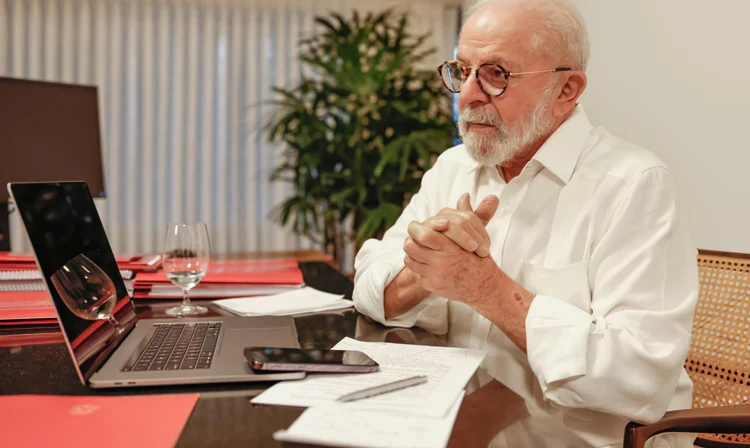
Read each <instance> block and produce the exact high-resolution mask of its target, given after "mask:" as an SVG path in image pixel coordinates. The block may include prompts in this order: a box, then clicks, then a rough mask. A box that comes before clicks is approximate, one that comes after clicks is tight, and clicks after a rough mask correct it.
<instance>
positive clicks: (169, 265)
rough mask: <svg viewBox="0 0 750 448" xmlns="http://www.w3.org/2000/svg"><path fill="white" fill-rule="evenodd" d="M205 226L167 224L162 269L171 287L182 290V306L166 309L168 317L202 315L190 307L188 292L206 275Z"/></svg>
mask: <svg viewBox="0 0 750 448" xmlns="http://www.w3.org/2000/svg"><path fill="white" fill-rule="evenodd" d="M210 254H211V248H210V246H209V241H208V228H207V227H206V224H203V223H198V224H170V225H169V227H168V228H167V235H166V236H165V238H164V258H163V259H162V268H163V269H164V273H165V274H166V275H167V278H169V279H170V280H171V281H172V283H174V284H175V285H177V286H179V287H180V288H182V291H183V295H182V304H181V305H178V306H175V307H172V308H169V309H167V311H166V313H167V314H169V315H170V316H194V315H196V314H203V313H206V312H207V311H208V310H207V309H206V307H203V306H197V305H191V304H190V296H189V294H188V292H189V291H190V289H192V288H194V287H195V285H197V284H198V283H199V282H200V281H201V279H203V277H204V276H205V275H206V271H207V270H208V262H209V260H210V258H211V255H210Z"/></svg>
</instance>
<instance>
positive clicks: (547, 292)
mask: <svg viewBox="0 0 750 448" xmlns="http://www.w3.org/2000/svg"><path fill="white" fill-rule="evenodd" d="M518 283H519V284H520V285H521V286H523V287H524V288H526V289H527V290H529V291H531V292H532V293H534V294H536V295H542V296H550V297H555V298H557V299H560V300H564V301H566V302H568V303H570V304H571V305H575V306H576V307H578V308H580V309H581V310H583V311H586V312H587V313H590V312H591V288H590V287H589V274H588V261H580V262H578V263H573V264H569V265H567V266H563V267H560V268H546V267H542V266H539V265H537V264H534V263H529V262H528V261H523V262H522V263H521V274H520V276H519V281H518Z"/></svg>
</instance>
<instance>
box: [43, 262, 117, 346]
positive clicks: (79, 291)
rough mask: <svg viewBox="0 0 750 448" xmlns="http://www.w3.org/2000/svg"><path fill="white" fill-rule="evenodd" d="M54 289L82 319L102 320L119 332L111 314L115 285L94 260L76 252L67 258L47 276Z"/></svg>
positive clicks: (66, 304)
mask: <svg viewBox="0 0 750 448" xmlns="http://www.w3.org/2000/svg"><path fill="white" fill-rule="evenodd" d="M51 280H52V284H53V285H54V287H55V289H56V290H57V293H58V294H59V295H60V298H61V299H62V301H63V303H65V306H67V307H68V309H69V310H70V311H71V312H72V313H73V314H75V315H76V316H78V317H80V318H81V319H86V320H106V321H107V322H109V323H110V324H112V326H113V327H114V330H115V334H118V333H119V332H120V328H119V324H118V322H117V319H115V316H114V314H113V311H114V309H115V304H116V303H117V288H115V284H114V283H113V282H112V279H111V278H109V276H108V275H107V274H106V273H105V272H104V271H103V270H102V268H100V267H99V266H98V265H97V264H96V263H94V262H93V261H91V259H90V258H88V257H87V256H85V255H83V254H80V255H76V256H75V257H73V258H71V259H70V260H68V261H67V262H66V263H65V264H63V265H62V266H61V267H60V268H59V269H57V270H56V271H55V272H54V273H53V274H52V277H51Z"/></svg>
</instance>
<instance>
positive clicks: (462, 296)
mask: <svg viewBox="0 0 750 448" xmlns="http://www.w3.org/2000/svg"><path fill="white" fill-rule="evenodd" d="M436 234H437V235H439V236H440V237H442V238H445V236H443V235H442V234H439V233H437V232H434V231H433V230H432V229H430V228H429V227H427V226H425V225H424V224H420V223H418V222H412V223H411V224H410V225H409V236H410V237H411V238H409V239H408V240H407V241H406V244H404V250H405V251H406V257H405V259H404V263H405V264H406V267H408V268H409V269H410V270H412V271H413V272H414V273H416V274H417V275H419V276H420V277H422V279H423V281H422V287H424V288H425V289H427V290H428V291H430V292H433V293H435V294H437V295H439V296H442V297H445V298H447V299H451V300H456V301H459V302H465V303H467V304H468V305H471V306H473V305H475V304H476V303H478V302H479V301H480V300H481V299H483V298H486V297H488V296H489V295H490V294H491V293H492V292H497V289H498V288H500V287H502V286H503V282H505V281H506V279H507V276H506V275H505V273H504V272H503V271H502V270H501V269H500V268H499V267H498V266H497V263H495V260H494V259H492V257H491V256H487V257H479V256H478V255H476V254H475V253H473V252H468V251H464V250H459V251H443V250H434V249H430V247H436V245H435V243H434V242H432V241H428V239H429V238H435V237H436V236H437V235H436Z"/></svg>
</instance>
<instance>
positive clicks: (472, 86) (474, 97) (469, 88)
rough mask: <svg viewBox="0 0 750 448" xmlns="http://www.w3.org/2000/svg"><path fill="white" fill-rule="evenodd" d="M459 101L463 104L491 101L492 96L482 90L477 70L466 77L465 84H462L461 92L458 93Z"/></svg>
mask: <svg viewBox="0 0 750 448" xmlns="http://www.w3.org/2000/svg"><path fill="white" fill-rule="evenodd" d="M458 96H459V98H458V100H459V103H460V104H461V105H463V106H466V105H469V104H472V103H482V104H486V103H489V102H490V97H489V95H487V94H486V93H484V92H483V91H482V89H481V88H480V87H479V83H478V82H477V78H476V72H475V71H472V73H471V75H469V77H468V78H466V81H464V83H463V85H461V92H460V93H459V94H458Z"/></svg>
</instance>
